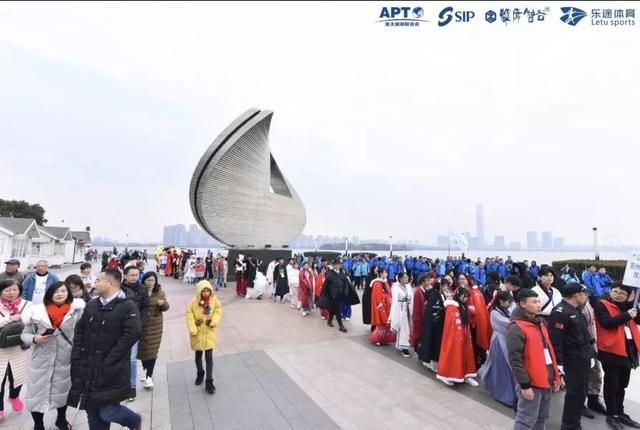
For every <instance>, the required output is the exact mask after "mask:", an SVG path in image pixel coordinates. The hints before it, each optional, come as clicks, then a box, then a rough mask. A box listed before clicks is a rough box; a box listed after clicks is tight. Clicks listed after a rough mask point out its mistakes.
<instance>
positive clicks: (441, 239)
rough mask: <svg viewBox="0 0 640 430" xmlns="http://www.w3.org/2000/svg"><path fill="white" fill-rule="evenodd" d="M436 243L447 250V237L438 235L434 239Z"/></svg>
mask: <svg viewBox="0 0 640 430" xmlns="http://www.w3.org/2000/svg"><path fill="white" fill-rule="evenodd" d="M436 242H437V243H438V246H440V247H443V248H447V247H448V246H449V236H447V235H440V236H438V237H437V238H436Z"/></svg>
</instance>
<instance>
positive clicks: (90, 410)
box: [87, 405, 141, 430]
mask: <svg viewBox="0 0 640 430" xmlns="http://www.w3.org/2000/svg"><path fill="white" fill-rule="evenodd" d="M87 420H88V421H89V430H109V427H110V426H111V423H116V424H120V425H121V426H122V427H128V428H130V429H132V428H139V427H140V421H141V418H140V415H138V414H136V413H135V412H133V411H132V410H131V409H129V408H127V407H125V406H122V405H99V406H88V407H87Z"/></svg>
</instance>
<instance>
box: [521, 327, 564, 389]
mask: <svg viewBox="0 0 640 430" xmlns="http://www.w3.org/2000/svg"><path fill="white" fill-rule="evenodd" d="M514 323H515V324H517V325H518V327H520V330H522V332H523V333H524V336H525V343H524V367H525V369H527V373H528V374H529V382H530V383H531V385H532V386H534V387H536V388H551V387H550V386H549V375H548V374H547V365H546V364H545V361H544V344H543V343H542V337H541V336H540V333H541V332H542V336H544V341H545V343H546V344H547V348H549V353H550V354H551V360H552V362H553V373H554V380H555V382H556V383H557V384H560V373H559V372H558V365H557V363H556V353H555V351H554V350H553V346H552V345H551V341H550V340H549V333H548V332H547V328H546V327H545V326H544V324H540V325H536V324H534V323H531V322H528V321H523V320H515V321H514Z"/></svg>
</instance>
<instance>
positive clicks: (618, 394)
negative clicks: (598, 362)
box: [602, 363, 631, 415]
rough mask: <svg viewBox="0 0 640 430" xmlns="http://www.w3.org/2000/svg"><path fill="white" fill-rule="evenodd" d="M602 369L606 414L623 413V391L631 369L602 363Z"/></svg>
mask: <svg viewBox="0 0 640 430" xmlns="http://www.w3.org/2000/svg"><path fill="white" fill-rule="evenodd" d="M602 369H603V370H604V388H603V394H604V403H605V405H607V414H608V415H621V414H623V413H624V393H625V390H626V388H627V386H628V385H629V376H630V375H631V369H630V368H628V367H621V366H612V365H610V364H605V363H603V364H602Z"/></svg>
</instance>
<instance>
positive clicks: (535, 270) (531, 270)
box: [529, 266, 540, 279]
mask: <svg viewBox="0 0 640 430" xmlns="http://www.w3.org/2000/svg"><path fill="white" fill-rule="evenodd" d="M529 273H531V276H533V279H538V273H540V267H538V266H531V267H529Z"/></svg>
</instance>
